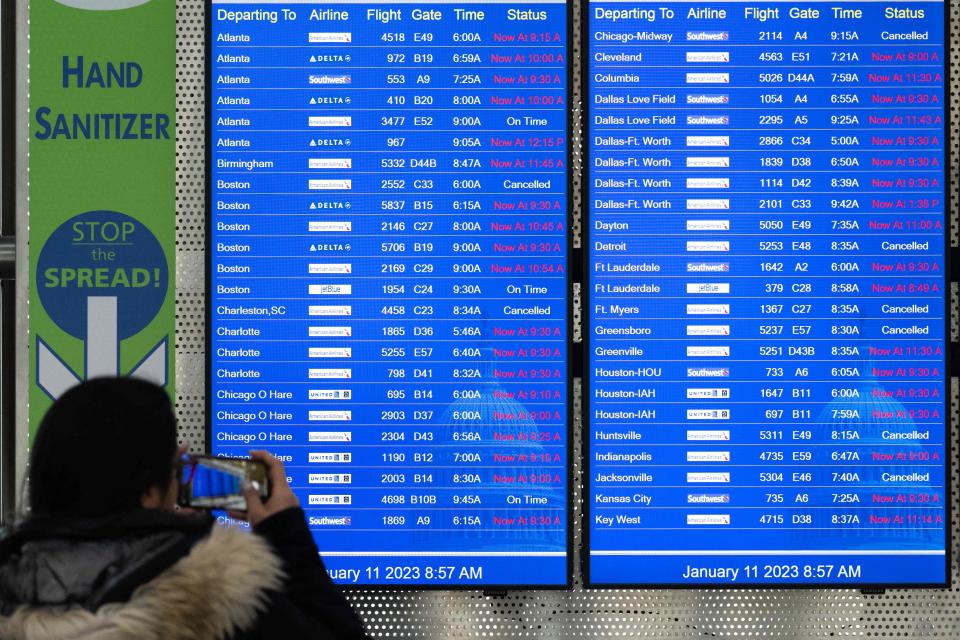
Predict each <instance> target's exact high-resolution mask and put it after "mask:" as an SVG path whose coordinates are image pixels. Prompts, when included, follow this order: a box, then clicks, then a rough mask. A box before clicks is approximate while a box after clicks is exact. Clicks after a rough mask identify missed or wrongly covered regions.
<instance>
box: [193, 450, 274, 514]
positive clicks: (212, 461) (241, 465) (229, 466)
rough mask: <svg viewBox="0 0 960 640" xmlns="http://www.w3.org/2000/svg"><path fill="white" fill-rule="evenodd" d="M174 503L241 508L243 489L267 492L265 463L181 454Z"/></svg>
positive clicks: (206, 507) (245, 501)
mask: <svg viewBox="0 0 960 640" xmlns="http://www.w3.org/2000/svg"><path fill="white" fill-rule="evenodd" d="M177 479H178V492H177V504H178V505H180V506H181V507H189V508H193V509H242V508H243V507H244V506H246V504H247V498H246V497H245V491H246V490H247V489H250V490H251V491H254V492H255V493H256V494H257V495H258V496H259V497H260V498H261V499H266V498H268V497H269V495H270V490H271V488H270V482H269V477H268V470H267V466H266V465H265V464H264V463H263V462H259V461H257V460H252V459H236V458H215V457H211V456H192V455H190V454H188V453H186V452H183V453H181V455H180V463H179V465H178V466H177Z"/></svg>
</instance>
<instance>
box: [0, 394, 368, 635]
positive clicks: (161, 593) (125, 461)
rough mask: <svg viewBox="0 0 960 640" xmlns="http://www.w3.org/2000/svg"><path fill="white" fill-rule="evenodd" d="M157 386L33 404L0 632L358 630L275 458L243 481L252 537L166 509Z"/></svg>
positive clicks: (171, 481)
mask: <svg viewBox="0 0 960 640" xmlns="http://www.w3.org/2000/svg"><path fill="white" fill-rule="evenodd" d="M183 452H184V449H183V448H178V446H177V432H176V421H175V418H174V414H173V409H172V406H171V404H170V400H169V398H168V397H167V394H166V393H165V392H164V391H163V390H162V389H161V388H160V387H157V386H155V385H153V384H150V383H148V382H144V381H140V380H135V379H132V378H101V379H96V380H92V381H89V382H85V383H83V384H80V385H78V386H76V387H74V388H72V389H70V390H69V391H67V392H66V393H64V394H63V395H62V396H61V397H60V398H59V399H58V400H57V401H56V402H54V404H53V406H52V407H51V408H50V410H49V411H48V412H47V414H46V416H45V417H44V418H43V421H42V422H41V424H40V428H39V430H38V431H37V434H36V439H35V441H34V445H33V450H32V452H31V458H30V468H29V496H28V498H27V502H28V505H29V513H28V514H27V517H26V519H25V520H24V521H23V522H22V523H21V524H19V525H18V526H17V527H15V528H14V530H13V532H12V533H11V534H10V535H9V536H7V537H6V538H5V539H4V540H2V541H0V639H3V640H67V639H70V640H74V639H82V640H134V639H136V640H154V639H155V640H254V639H267V638H270V639H276V640H300V639H318V640H328V639H340V638H343V639H354V638H356V639H362V638H365V637H366V636H365V635H364V631H363V626H362V624H361V623H360V621H359V619H358V618H357V616H356V614H355V613H354V612H353V610H352V609H351V608H350V605H349V604H348V603H347V601H346V600H345V599H344V597H343V595H342V594H341V593H340V591H339V589H338V588H337V587H336V586H335V585H334V584H333V583H332V582H331V580H330V578H329V576H328V575H327V572H326V570H325V568H324V565H323V562H322V560H321V559H320V556H319V554H318V553H317V548H316V546H315V544H314V541H313V538H312V535H311V533H310V531H309V529H308V528H307V525H306V521H305V518H304V513H303V511H302V510H301V509H300V506H299V503H298V501H297V498H296V496H295V495H294V494H293V491H291V489H290V486H289V484H288V483H287V479H286V474H285V471H284V468H283V464H282V463H281V462H280V461H279V460H277V459H276V458H274V457H273V456H271V455H270V454H268V453H266V452H263V451H259V452H252V457H253V458H254V459H256V460H260V461H262V462H263V463H264V464H266V466H267V468H268V472H269V478H270V482H271V487H272V490H271V495H270V497H269V499H267V500H266V501H262V500H261V498H260V497H259V496H258V495H257V493H256V492H255V491H254V490H253V489H252V488H249V489H247V490H246V491H245V499H246V503H247V511H246V513H244V514H234V515H236V516H238V517H243V518H245V519H247V520H248V521H249V523H250V525H251V526H252V529H253V534H250V533H249V532H246V531H243V530H241V529H240V528H239V527H228V526H220V525H217V524H215V523H214V520H213V518H212V517H211V516H210V515H209V514H207V513H189V514H188V513H185V512H184V511H179V512H178V510H177V509H176V506H175V505H176V499H177V477H176V466H177V461H178V459H179V457H180V455H181V454H182V453H183Z"/></svg>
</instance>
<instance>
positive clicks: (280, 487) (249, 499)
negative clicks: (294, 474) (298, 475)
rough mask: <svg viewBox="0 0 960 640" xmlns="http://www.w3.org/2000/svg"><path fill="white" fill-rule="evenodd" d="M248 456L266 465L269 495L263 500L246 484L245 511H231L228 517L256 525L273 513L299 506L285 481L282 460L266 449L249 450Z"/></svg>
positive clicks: (244, 492) (244, 495)
mask: <svg viewBox="0 0 960 640" xmlns="http://www.w3.org/2000/svg"><path fill="white" fill-rule="evenodd" d="M250 458H251V460H253V461H255V462H257V463H260V464H262V465H264V466H265V467H266V470H267V482H268V483H269V484H270V496H269V497H268V498H267V499H266V500H264V499H263V498H262V497H261V495H260V494H259V493H258V492H257V490H256V489H255V488H254V487H253V486H246V487H245V488H244V489H243V497H244V498H245V499H246V503H247V511H246V513H242V512H236V511H233V512H231V513H230V517H232V518H237V519H241V520H247V521H248V522H249V523H250V524H252V525H253V526H257V525H258V524H260V523H261V522H263V521H264V520H266V519H267V518H269V517H270V516H272V515H273V514H275V513H280V512H281V511H286V510H287V509H290V508H291V507H299V506H300V501H299V500H298V499H297V496H296V495H294V493H293V489H291V488H290V483H289V482H287V472H286V469H284V467H283V463H282V462H280V461H279V460H277V459H276V458H275V457H274V456H272V455H270V454H269V453H267V452H266V451H251V452H250Z"/></svg>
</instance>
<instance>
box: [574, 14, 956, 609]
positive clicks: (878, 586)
mask: <svg viewBox="0 0 960 640" xmlns="http://www.w3.org/2000/svg"><path fill="white" fill-rule="evenodd" d="M580 2H581V5H580V37H581V42H582V43H583V50H582V55H581V60H580V62H581V75H580V77H581V85H582V89H581V92H582V94H581V95H583V96H584V99H583V104H584V106H583V119H582V122H583V128H582V132H583V134H582V139H583V141H584V142H583V156H582V157H583V161H582V167H583V181H582V183H581V202H582V203H583V208H582V220H583V242H582V247H583V256H582V261H583V263H582V269H583V274H584V277H583V281H582V283H581V296H582V300H583V303H582V304H583V306H582V309H583V310H584V311H583V313H582V334H583V347H584V373H585V374H586V375H584V376H583V378H582V382H581V390H582V396H581V397H582V403H581V404H582V407H581V410H582V427H581V428H582V430H583V434H584V436H583V442H582V443H581V445H582V451H581V456H582V457H581V460H582V464H583V474H584V475H583V478H584V480H583V518H584V524H583V550H582V556H581V562H582V571H583V582H584V586H585V587H587V588H591V589H683V590H689V589H724V590H733V589H736V590H740V589H791V590H795V589H807V590H809V589H863V590H871V591H876V590H887V589H949V588H950V586H951V579H952V575H951V573H952V567H953V565H952V564H951V562H952V552H953V549H952V545H953V541H952V533H953V532H952V528H953V527H952V523H953V521H952V519H951V518H952V516H953V513H952V511H951V509H952V507H953V504H952V501H953V495H952V478H951V475H950V474H951V470H952V466H951V464H952V460H951V458H952V450H951V446H952V437H953V433H952V429H953V425H952V421H951V418H950V416H951V408H950V394H951V389H950V387H951V379H950V375H951V372H952V369H953V367H952V362H951V360H952V358H953V357H954V356H956V355H958V354H957V353H956V352H957V351H960V350H958V349H957V348H956V347H955V346H954V344H953V343H952V342H951V340H950V318H951V314H952V313H953V309H952V307H951V305H950V283H951V280H953V278H952V273H953V272H952V271H951V269H953V268H955V267H954V261H953V260H952V257H953V256H952V255H951V251H952V250H951V247H950V226H951V224H952V219H951V211H950V208H951V207H950V205H951V191H950V189H951V187H952V185H951V183H950V177H951V173H950V160H951V158H950V150H949V147H948V146H947V141H948V139H949V136H950V133H951V128H950V118H951V113H950V100H951V85H950V51H951V49H950V44H951V42H950V41H951V33H950V2H949V1H944V3H943V7H944V23H943V24H944V47H943V60H942V62H943V68H944V79H943V88H944V91H943V93H944V105H943V108H944V123H943V127H944V128H943V130H944V141H943V156H944V163H943V184H944V192H943V193H944V196H945V197H944V213H943V220H944V231H943V240H944V252H943V260H944V285H945V286H944V292H943V294H944V298H945V305H944V310H945V311H944V342H943V343H944V349H945V354H944V374H943V376H944V381H945V384H944V398H943V416H944V450H945V455H944V461H943V462H944V470H945V473H944V478H945V482H944V499H945V501H946V504H945V505H944V529H945V537H944V545H945V554H944V564H945V570H944V575H945V581H944V582H930V583H919V582H908V583H874V582H851V583H839V582H827V583H789V582H760V583H756V582H755V583H742V584H731V583H697V584H689V583H672V582H658V583H611V582H601V581H593V580H591V578H590V503H591V500H590V498H591V493H590V438H589V437H588V435H589V433H590V425H591V421H590V407H591V404H592V403H591V398H590V375H589V374H590V372H589V370H588V369H589V362H590V358H589V349H590V326H591V323H590V319H591V316H592V314H591V311H590V305H589V301H590V291H589V288H590V287H589V282H590V269H591V264H590V256H591V251H590V215H589V214H590V191H591V189H590V143H589V128H590V113H591V110H590V104H591V103H590V96H591V93H590V43H591V38H590V4H591V1H590V0H580Z"/></svg>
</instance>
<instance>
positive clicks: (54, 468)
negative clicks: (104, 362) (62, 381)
mask: <svg viewBox="0 0 960 640" xmlns="http://www.w3.org/2000/svg"><path fill="white" fill-rule="evenodd" d="M176 450H177V428H176V420H175V418H174V415H173V408H172V406H171V404H170V399H169V398H168V397H167V394H166V392H164V390H163V389H162V388H160V387H158V386H156V385H154V384H151V383H149V382H145V381H143V380H136V379H133V378H98V379H94V380H90V381H88V382H84V383H82V384H80V385H78V386H76V387H73V388H72V389H70V390H69V391H67V392H66V393H64V394H63V395H62V396H60V398H58V399H57V401H56V402H54V403H53V406H51V407H50V410H49V411H47V414H46V415H45V416H44V417H43V420H42V421H41V422H40V429H39V430H38V431H37V435H36V439H35V440H34V443H33V451H32V452H31V455H30V486H29V495H30V498H29V502H30V508H31V514H30V517H56V518H63V517H90V516H94V517H95V516H102V515H107V514H112V513H117V512H122V511H129V510H132V509H137V508H139V507H140V498H141V496H142V495H143V494H144V493H145V492H147V491H148V490H149V489H150V488H151V487H159V488H160V489H161V490H163V491H166V489H167V487H168V486H169V483H170V476H171V473H172V472H173V464H174V462H173V458H174V455H175V454H176Z"/></svg>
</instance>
